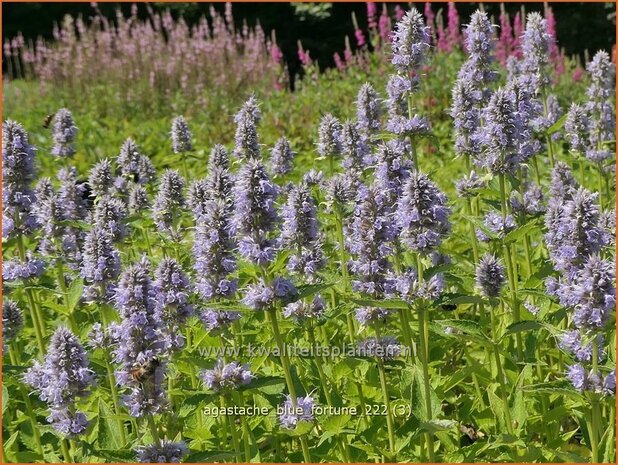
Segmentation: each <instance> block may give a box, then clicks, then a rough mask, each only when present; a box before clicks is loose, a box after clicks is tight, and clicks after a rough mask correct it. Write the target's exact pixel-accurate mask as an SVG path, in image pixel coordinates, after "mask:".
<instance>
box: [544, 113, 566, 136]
mask: <svg viewBox="0 0 618 465" xmlns="http://www.w3.org/2000/svg"><path fill="white" fill-rule="evenodd" d="M566 118H567V113H565V114H564V115H562V116H561V117H560V118H558V121H556V122H555V123H554V124H552V125H551V126H550V127H549V128H547V130H546V131H545V134H547V135H548V136H551V135H552V134H553V133H555V132H558V131H560V130H561V129H562V127H563V126H564V123H565V122H566Z"/></svg>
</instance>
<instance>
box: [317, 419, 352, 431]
mask: <svg viewBox="0 0 618 465" xmlns="http://www.w3.org/2000/svg"><path fill="white" fill-rule="evenodd" d="M351 419H352V417H351V416H350V415H333V416H329V417H328V418H327V419H326V420H324V421H323V422H322V423H321V426H322V428H323V429H324V431H327V432H329V433H331V434H340V433H341V432H342V431H343V429H344V427H345V425H347V424H348V423H349V422H350V420H351Z"/></svg>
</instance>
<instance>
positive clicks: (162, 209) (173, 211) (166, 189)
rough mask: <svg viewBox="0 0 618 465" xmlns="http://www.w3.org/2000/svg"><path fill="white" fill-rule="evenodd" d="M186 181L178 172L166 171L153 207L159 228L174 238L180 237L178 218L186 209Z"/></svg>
mask: <svg viewBox="0 0 618 465" xmlns="http://www.w3.org/2000/svg"><path fill="white" fill-rule="evenodd" d="M184 188H185V181H184V179H183V178H182V176H180V174H179V173H178V171H174V170H166V171H165V172H164V173H163V176H161V180H160V182H159V192H158V193H157V196H156V197H155V201H154V204H153V206H152V216H153V219H154V220H155V223H156V225H157V227H158V228H159V229H160V230H161V231H164V232H166V233H167V234H169V235H170V236H171V237H172V238H176V237H177V236H178V234H179V233H178V231H177V226H178V225H177V218H178V217H179V216H180V212H181V211H182V210H183V208H184V207H185V202H186V200H185V195H184Z"/></svg>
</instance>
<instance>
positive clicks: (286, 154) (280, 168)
mask: <svg viewBox="0 0 618 465" xmlns="http://www.w3.org/2000/svg"><path fill="white" fill-rule="evenodd" d="M294 155H295V153H294V152H293V151H292V148H291V147H290V141H289V140H288V139H287V138H285V137H281V138H280V139H279V140H278V141H277V142H276V143H275V146H274V147H273V149H272V150H271V152H270V166H271V169H272V171H273V173H274V174H277V175H280V176H282V175H285V174H288V173H289V172H290V171H292V168H293V161H294Z"/></svg>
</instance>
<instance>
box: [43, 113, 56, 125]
mask: <svg viewBox="0 0 618 465" xmlns="http://www.w3.org/2000/svg"><path fill="white" fill-rule="evenodd" d="M55 114H56V113H50V114H49V115H47V116H46V117H45V119H44V120H43V127H44V128H45V129H49V125H50V124H51V121H52V119H53V118H54V115H55Z"/></svg>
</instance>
